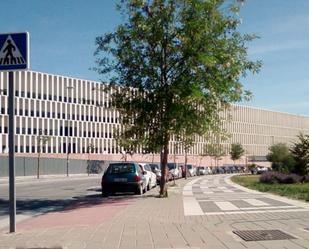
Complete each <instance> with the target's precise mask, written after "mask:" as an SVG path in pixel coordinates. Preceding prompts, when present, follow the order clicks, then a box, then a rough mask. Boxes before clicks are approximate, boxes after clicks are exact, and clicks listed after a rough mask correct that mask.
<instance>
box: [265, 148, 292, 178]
mask: <svg viewBox="0 0 309 249" xmlns="http://www.w3.org/2000/svg"><path fill="white" fill-rule="evenodd" d="M269 151H270V152H269V153H268V154H267V156H266V158H267V160H268V161H270V162H271V167H272V169H273V170H275V171H279V172H283V173H289V172H291V171H292V170H293V168H294V164H295V162H294V160H293V157H292V155H291V153H290V151H289V148H288V146H287V145H286V144H283V143H278V144H274V145H272V146H270V147H269Z"/></svg>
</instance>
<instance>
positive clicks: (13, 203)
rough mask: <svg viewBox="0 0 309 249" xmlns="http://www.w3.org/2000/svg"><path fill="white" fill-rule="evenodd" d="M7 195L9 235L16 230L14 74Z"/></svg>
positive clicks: (10, 97) (10, 84) (11, 86)
mask: <svg viewBox="0 0 309 249" xmlns="http://www.w3.org/2000/svg"><path fill="white" fill-rule="evenodd" d="M8 88H9V99H8V102H9V177H10V178H9V184H10V186H9V195H10V233H14V232H15V230H16V222H15V217H16V192H15V141H14V140H15V139H14V136H15V120H14V115H15V102H14V96H15V89H14V73H13V72H9V86H8Z"/></svg>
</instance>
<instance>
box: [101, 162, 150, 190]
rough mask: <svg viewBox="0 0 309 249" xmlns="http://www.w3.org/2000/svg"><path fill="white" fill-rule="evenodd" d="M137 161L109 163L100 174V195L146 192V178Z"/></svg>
mask: <svg viewBox="0 0 309 249" xmlns="http://www.w3.org/2000/svg"><path fill="white" fill-rule="evenodd" d="M144 174H146V173H143V171H142V170H141V168H140V166H139V165H138V164H137V163H133V162H132V163H130V162H124V163H111V164H110V165H109V166H108V168H107V170H106V171H105V172H104V174H103V176H102V181H101V186H102V196H108V195H110V194H114V193H116V192H134V193H135V194H139V195H142V194H143V193H145V192H146V187H147V184H146V178H145V176H144Z"/></svg>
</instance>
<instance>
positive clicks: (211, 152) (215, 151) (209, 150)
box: [206, 143, 225, 167]
mask: <svg viewBox="0 0 309 249" xmlns="http://www.w3.org/2000/svg"><path fill="white" fill-rule="evenodd" d="M206 154H207V155H208V156H211V157H213V158H214V159H215V166H216V167H218V161H219V160H220V159H221V158H222V157H223V156H225V148H224V146H223V145H222V144H220V143H215V144H207V145H206Z"/></svg>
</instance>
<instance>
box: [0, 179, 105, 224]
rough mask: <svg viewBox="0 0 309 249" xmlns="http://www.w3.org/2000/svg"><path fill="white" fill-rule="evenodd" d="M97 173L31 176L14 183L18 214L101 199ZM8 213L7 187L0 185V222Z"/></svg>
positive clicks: (41, 211) (45, 210) (38, 212)
mask: <svg viewBox="0 0 309 249" xmlns="http://www.w3.org/2000/svg"><path fill="white" fill-rule="evenodd" d="M100 180H101V178H100V176H91V177H82V178H61V179H48V180H43V181H42V180H39V181H38V180H36V179H32V180H31V179H30V180H27V181H23V182H17V183H16V207H17V208H16V209H17V214H21V215H26V216H33V215H37V214H41V213H46V212H49V211H55V210H63V209H65V208H68V207H70V206H72V205H78V204H80V203H84V202H87V203H89V202H92V203H93V202H99V201H101V199H102V198H100V196H101V188H100ZM8 215H9V186H8V183H1V184H0V221H1V220H2V219H6V218H7V217H8Z"/></svg>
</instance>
